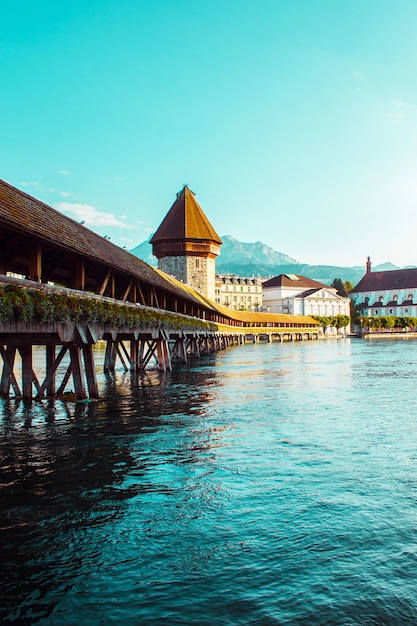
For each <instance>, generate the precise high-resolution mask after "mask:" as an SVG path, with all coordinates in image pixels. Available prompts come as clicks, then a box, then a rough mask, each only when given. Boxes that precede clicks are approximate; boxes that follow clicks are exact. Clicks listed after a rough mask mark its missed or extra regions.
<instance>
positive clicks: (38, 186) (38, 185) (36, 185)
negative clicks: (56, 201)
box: [31, 181, 56, 193]
mask: <svg viewBox="0 0 417 626" xmlns="http://www.w3.org/2000/svg"><path fill="white" fill-rule="evenodd" d="M31 186H32V187H34V188H35V189H36V191H47V192H48V193H56V191H55V189H52V187H45V186H44V185H42V183H38V182H36V181H34V182H32V183H31Z"/></svg>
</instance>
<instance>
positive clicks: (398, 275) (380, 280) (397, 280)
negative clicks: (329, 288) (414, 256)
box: [350, 267, 417, 293]
mask: <svg viewBox="0 0 417 626" xmlns="http://www.w3.org/2000/svg"><path fill="white" fill-rule="evenodd" d="M416 288H417V268H415V267H413V268H411V269H405V270H389V271H387V272H369V273H368V274H365V276H364V277H363V278H362V279H361V280H360V281H359V283H358V284H357V285H356V287H354V289H352V291H351V292H350V293H362V292H365V291H392V290H400V289H416Z"/></svg>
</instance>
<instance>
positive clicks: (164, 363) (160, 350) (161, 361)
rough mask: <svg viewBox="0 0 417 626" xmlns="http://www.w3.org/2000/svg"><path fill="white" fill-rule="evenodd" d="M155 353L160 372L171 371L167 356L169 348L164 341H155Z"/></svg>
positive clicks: (168, 356) (169, 360)
mask: <svg viewBox="0 0 417 626" xmlns="http://www.w3.org/2000/svg"><path fill="white" fill-rule="evenodd" d="M156 352H157V357H158V367H159V369H160V370H161V372H166V371H167V370H169V371H171V369H172V367H171V359H170V355H169V346H168V341H167V340H166V339H157V340H156Z"/></svg>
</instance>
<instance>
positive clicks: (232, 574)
mask: <svg viewBox="0 0 417 626" xmlns="http://www.w3.org/2000/svg"><path fill="white" fill-rule="evenodd" d="M100 393H101V400H100V401H99V402H91V403H77V404H75V403H72V402H67V403H65V402H62V401H54V402H52V401H51V402H48V401H46V400H45V401H42V402H36V403H33V404H32V406H28V405H26V406H25V405H24V404H23V402H16V401H6V400H0V444H1V447H0V478H1V489H0V506H1V521H0V525H1V531H0V541H1V545H0V547H1V556H2V562H3V565H2V574H1V579H0V599H1V603H0V604H1V606H0V621H1V623H2V624H40V625H49V624H51V625H54V626H55V625H57V626H59V625H61V624H62V625H63V624H66V625H75V626H77V625H81V624H82V625H83V626H86V625H96V624H104V625H107V624H128V625H157V624H158V625H159V624H167V625H171V624H172V625H177V624H185V625H194V624H195V625H199V626H205V625H207V626H208V625H214V626H216V625H219V626H220V625H233V626H235V625H240V624H256V625H265V626H269V625H271V626H272V625H278V624H290V625H293V624H307V625H313V626H314V625H316V624H328V625H356V624H360V625H378V626H379V625H385V624H386V625H389V626H391V625H396V624H401V625H403V624H417V584H416V581H417V342H416V341H413V340H410V341H407V340H401V339H398V340H392V341H391V340H372V341H366V340H357V339H356V340H355V339H353V340H349V339H346V340H344V339H341V340H330V341H327V342H326V341H320V342H317V341H315V342H313V341H311V342H298V343H284V344H275V343H274V344H272V345H271V344H261V345H251V344H250V345H249V344H248V345H245V346H238V347H234V348H230V349H228V350H225V351H222V352H219V353H217V354H213V355H209V356H206V357H203V358H201V359H200V360H194V361H193V362H192V363H189V364H188V365H176V366H175V370H174V371H173V372H171V373H168V374H160V373H159V372H157V371H148V372H146V373H144V374H141V375H131V374H130V373H129V374H124V373H123V372H117V374H116V376H115V377H113V378H104V376H102V377H101V378H100Z"/></svg>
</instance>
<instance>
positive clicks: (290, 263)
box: [130, 235, 399, 285]
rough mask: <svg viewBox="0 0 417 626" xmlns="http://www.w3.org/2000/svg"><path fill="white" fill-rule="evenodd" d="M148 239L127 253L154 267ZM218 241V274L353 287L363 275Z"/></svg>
mask: <svg viewBox="0 0 417 626" xmlns="http://www.w3.org/2000/svg"><path fill="white" fill-rule="evenodd" d="M151 237H152V235H151V236H150V237H149V239H148V240H147V241H144V242H142V243H141V244H139V245H138V246H136V247H135V248H133V250H130V252H131V254H134V255H135V256H137V257H138V258H139V259H142V260H143V261H145V262H146V263H148V264H149V265H153V266H156V265H157V264H158V261H157V259H156V257H155V256H153V254H152V245H151V244H150V243H149V240H150V239H151ZM221 239H222V241H223V245H222V247H221V253H220V256H219V257H217V259H216V272H217V274H234V275H237V276H241V277H243V278H252V277H258V276H259V277H261V278H272V277H273V276H278V275H279V274H300V275H302V276H306V277H308V278H312V279H313V280H317V281H318V282H321V283H324V284H326V285H329V284H331V283H332V281H333V280H334V279H335V278H340V279H341V280H342V281H343V282H345V281H350V282H351V283H352V284H353V285H356V284H357V283H358V282H359V281H360V279H361V278H362V277H363V275H364V273H365V264H364V265H363V266H360V265H359V266H353V267H339V266H336V265H308V264H307V263H300V262H299V261H297V260H296V259H293V258H292V257H290V256H288V255H287V254H284V253H283V252H278V251H277V250H274V249H273V248H271V247H270V246H267V245H266V244H264V243H262V242H261V241H256V242H254V243H245V242H243V241H239V240H238V239H235V238H234V237H232V236H231V235H223V236H222V237H221ZM372 269H373V271H387V270H395V269H399V268H398V267H397V266H396V265H393V264H392V263H383V264H381V265H378V266H375V267H373V268H372Z"/></svg>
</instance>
